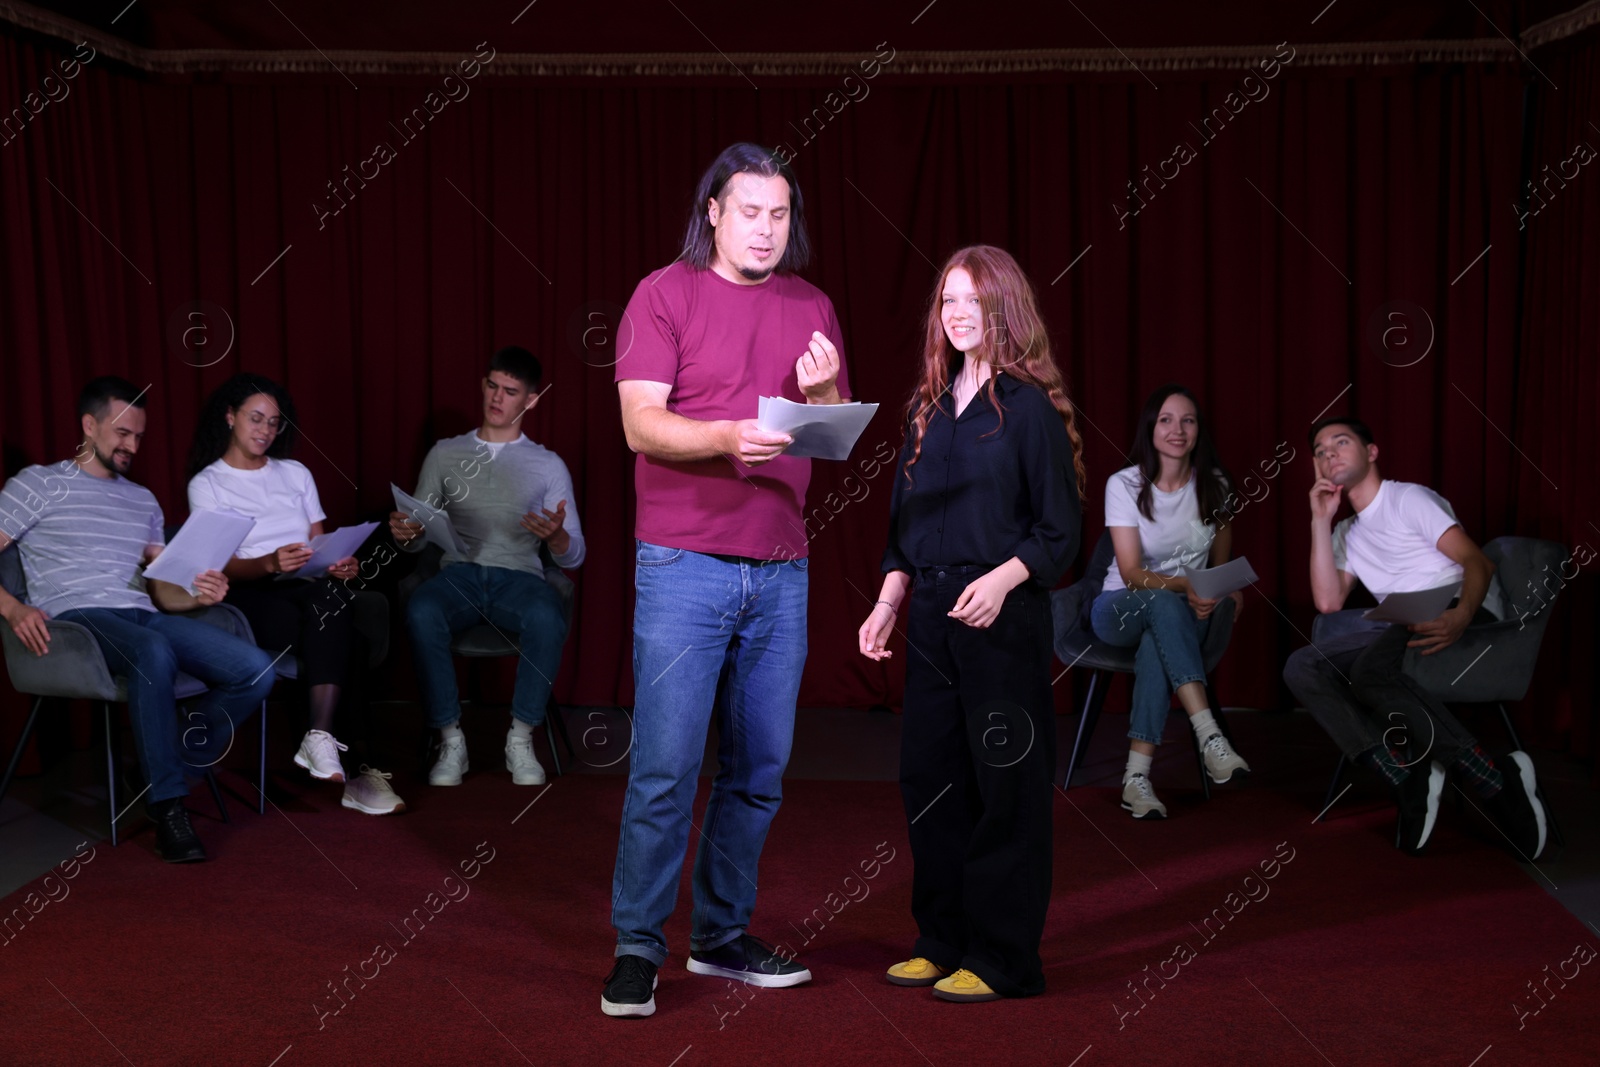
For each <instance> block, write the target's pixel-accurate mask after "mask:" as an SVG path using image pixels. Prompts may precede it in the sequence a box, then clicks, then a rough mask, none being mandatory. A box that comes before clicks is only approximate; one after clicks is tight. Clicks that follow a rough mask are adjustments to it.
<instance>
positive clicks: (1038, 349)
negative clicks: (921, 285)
mask: <svg viewBox="0 0 1600 1067" xmlns="http://www.w3.org/2000/svg"><path fill="white" fill-rule="evenodd" d="M957 267H960V268H961V269H962V270H964V271H966V272H967V274H968V276H970V277H971V278H972V287H973V289H975V290H976V291H977V294H978V305H979V307H980V308H981V309H982V310H983V331H982V337H981V339H980V341H979V343H978V347H977V349H976V350H975V352H974V354H975V355H976V356H977V357H978V358H980V359H982V360H984V361H985V362H986V363H988V364H989V365H990V366H991V367H992V368H993V369H994V370H996V371H1001V370H1003V371H1005V372H1006V373H1007V374H1009V375H1011V377H1013V378H1016V379H1017V380H1018V381H1022V382H1027V383H1028V384H1029V385H1032V386H1035V387H1037V388H1038V389H1040V390H1042V391H1043V392H1044V394H1045V395H1046V396H1048V397H1049V398H1050V403H1052V404H1054V405H1055V408H1056V410H1057V411H1058V412H1060V413H1061V421H1062V422H1063V423H1064V424H1065V425H1066V428H1067V439H1068V440H1069V441H1071V442H1072V469H1073V471H1074V473H1075V474H1076V475H1077V479H1078V498H1079V499H1080V500H1082V499H1085V495H1084V490H1085V487H1086V485H1087V484H1088V480H1089V476H1088V472H1087V471H1085V470H1084V466H1083V437H1082V435H1081V434H1079V433H1078V425H1077V416H1076V413H1075V412H1074V410H1073V407H1072V401H1071V400H1070V399H1068V398H1067V387H1066V385H1065V384H1064V383H1063V381H1062V379H1061V368H1060V367H1058V366H1056V361H1055V356H1054V355H1053V354H1052V353H1051V351H1050V338H1049V336H1048V335H1047V334H1046V332H1045V328H1044V320H1043V319H1042V318H1041V317H1040V315H1039V302H1038V299H1037V298H1036V297H1035V295H1034V292H1033V285H1032V284H1031V283H1030V282H1029V281H1028V277H1027V275H1025V274H1023V273H1022V268H1021V267H1019V266H1018V265H1017V261H1016V260H1015V259H1013V258H1012V257H1011V253H1009V252H1007V251H1005V250H1004V249H1002V248H996V247H994V246H993V245H972V246H970V247H968V248H963V249H961V250H960V251H959V252H957V253H956V254H955V255H953V256H951V257H950V259H949V261H948V262H946V263H945V265H944V269H943V270H941V271H940V272H939V280H938V281H937V282H935V283H934V286H933V296H932V297H931V298H930V299H929V301H928V318H927V324H926V327H925V329H924V330H923V344H922V375H921V378H920V379H919V380H918V382H917V386H916V389H915V390H913V391H912V394H911V400H910V402H909V403H908V404H907V405H906V414H907V415H908V416H910V418H911V436H912V440H913V442H914V444H913V446H912V450H911V458H910V459H909V460H907V461H906V477H907V479H909V478H910V477H911V466H912V465H913V464H915V463H916V462H917V459H918V458H919V457H920V456H921V455H922V438H923V435H924V434H925V433H926V432H927V429H928V417H929V414H930V413H931V412H932V411H933V409H934V406H935V404H936V403H937V402H938V399H939V398H940V397H942V396H943V395H944V394H945V392H947V391H948V390H949V388H950V365H951V363H953V362H955V360H956V359H958V358H960V357H961V353H960V352H958V351H957V350H956V347H955V346H954V345H952V344H951V343H950V338H949V337H948V336H946V335H945V332H944V322H943V319H942V316H941V314H940V311H941V309H942V307H943V304H942V300H943V296H944V283H945V279H946V278H948V277H949V276H950V272H951V271H952V270H955V269H956V268H957ZM989 403H991V404H993V405H994V409H995V411H996V413H997V414H999V416H1000V421H1001V424H1002V425H1004V423H1005V417H1006V416H1005V410H1004V409H1003V408H1002V407H1001V406H1000V399H999V397H998V396H997V395H996V394H995V391H994V390H993V389H990V390H989Z"/></svg>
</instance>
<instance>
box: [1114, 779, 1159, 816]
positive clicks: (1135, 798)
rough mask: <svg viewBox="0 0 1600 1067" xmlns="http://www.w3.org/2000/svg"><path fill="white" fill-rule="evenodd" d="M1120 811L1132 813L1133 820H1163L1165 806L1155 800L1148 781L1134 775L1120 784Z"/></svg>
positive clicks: (1154, 794) (1154, 792) (1154, 793)
mask: <svg viewBox="0 0 1600 1067" xmlns="http://www.w3.org/2000/svg"><path fill="white" fill-rule="evenodd" d="M1122 810H1123V811H1131V812H1133V817H1134V818H1135V819H1165V818H1166V817H1167V806H1166V805H1165V804H1163V803H1161V801H1159V800H1157V799H1156V791H1155V790H1154V789H1152V788H1151V787H1150V779H1148V778H1146V777H1145V776H1144V775H1142V774H1135V775H1133V776H1132V777H1131V778H1129V779H1128V780H1127V781H1126V782H1123V783H1122Z"/></svg>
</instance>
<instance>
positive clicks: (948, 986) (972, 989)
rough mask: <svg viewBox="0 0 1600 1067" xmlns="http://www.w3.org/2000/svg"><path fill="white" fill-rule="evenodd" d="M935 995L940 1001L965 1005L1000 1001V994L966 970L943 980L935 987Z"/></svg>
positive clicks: (936, 983) (935, 984)
mask: <svg viewBox="0 0 1600 1067" xmlns="http://www.w3.org/2000/svg"><path fill="white" fill-rule="evenodd" d="M933 995H934V996H936V997H938V998H939V999H940V1000H953V1001H957V1002H958V1003H963V1004H976V1003H977V1002H979V1001H982V1000H999V999H1000V994H999V993H996V992H995V991H994V990H992V989H990V988H989V986H988V984H987V983H985V982H984V980H983V979H982V978H979V977H978V976H977V975H975V974H973V973H972V972H971V971H969V970H966V969H965V968H963V969H961V970H959V971H957V972H956V973H955V974H952V975H951V976H950V977H949V978H941V979H939V981H937V982H935V983H934V985H933Z"/></svg>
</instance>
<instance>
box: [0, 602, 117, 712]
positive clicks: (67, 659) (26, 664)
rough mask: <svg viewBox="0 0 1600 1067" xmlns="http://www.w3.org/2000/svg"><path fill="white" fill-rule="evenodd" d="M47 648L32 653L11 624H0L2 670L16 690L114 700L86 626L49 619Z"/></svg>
mask: <svg viewBox="0 0 1600 1067" xmlns="http://www.w3.org/2000/svg"><path fill="white" fill-rule="evenodd" d="M48 625H49V627H50V651H49V652H47V653H45V654H44V655H43V656H35V655H34V654H33V653H32V652H29V651H28V649H27V647H26V646H25V645H23V643H22V641H21V640H20V639H19V638H18V637H17V635H16V634H14V633H12V632H11V627H9V626H6V625H5V624H3V623H0V643H3V644H4V645H5V656H6V671H7V673H8V674H10V676H11V684H12V686H13V687H14V688H15V689H16V690H17V692H19V693H26V694H27V695H29V696H38V697H67V698H70V699H78V700H116V699H117V684H116V682H115V681H114V680H113V679H112V677H111V671H110V670H109V669H107V667H106V657H105V654H104V653H102V652H101V651H100V643H99V641H98V640H96V638H95V636H94V633H93V632H92V631H90V629H89V628H88V627H87V626H84V625H83V624H81V623H76V622H61V621H60V620H58V619H51V620H50V622H49V624H48Z"/></svg>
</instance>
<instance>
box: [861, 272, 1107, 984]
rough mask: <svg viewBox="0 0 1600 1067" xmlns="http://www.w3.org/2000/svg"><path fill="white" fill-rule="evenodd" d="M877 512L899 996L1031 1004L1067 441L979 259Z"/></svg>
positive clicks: (962, 280) (931, 325)
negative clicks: (903, 652)
mask: <svg viewBox="0 0 1600 1067" xmlns="http://www.w3.org/2000/svg"><path fill="white" fill-rule="evenodd" d="M922 348H923V351H922V373H921V376H920V379H919V381H918V383H917V387H916V389H915V391H914V392H913V394H912V396H911V400H910V403H909V405H908V407H907V414H906V439H905V445H904V446H903V448H902V449H901V454H900V466H899V469H898V471H897V472H896V475H895V482H894V491H893V496H892V498H891V500H890V504H889V516H890V519H889V544H888V548H887V550H886V551H885V552H884V555H883V570H884V580H883V587H882V590H881V591H880V592H879V593H878V600H877V602H876V603H875V604H874V605H873V607H872V612H871V614H869V615H868V616H867V620H866V621H865V622H864V623H862V624H861V629H860V631H859V634H858V638H859V642H860V650H861V653H862V655H864V656H866V657H868V658H869V659H874V660H882V659H884V658H885V657H887V656H889V655H890V652H889V650H888V648H887V647H886V646H887V641H888V637H889V634H890V631H891V630H892V629H893V628H894V623H895V618H896V616H897V615H898V613H899V611H900V608H901V606H902V604H903V603H904V602H905V601H906V600H907V594H908V593H909V599H910V609H909V612H908V617H907V622H906V645H907V647H908V648H909V649H910V652H909V653H908V658H907V662H906V686H905V722H904V724H903V729H902V734H901V752H900V793H901V797H902V799H903V800H904V803H905V811H906V819H907V821H908V824H909V829H908V834H909V837H910V839H911V852H912V857H913V861H914V863H915V865H916V869H915V872H914V875H913V880H912V888H911V912H912V915H913V916H914V917H915V919H916V922H917V928H918V931H919V933H920V936H919V937H918V938H917V942H916V947H915V950H914V955H913V957H912V958H911V959H909V960H907V961H905V962H904V963H897V964H895V965H894V966H892V967H890V968H889V973H888V978H889V981H890V982H893V983H895V984H896V985H906V986H933V992H934V995H935V996H937V997H940V998H942V999H945V1000H952V1001H960V1002H971V1001H988V1000H998V999H1000V998H1001V997H1025V996H1034V995H1036V994H1038V993H1041V992H1043V991H1044V972H1043V969H1042V967H1041V965H1040V960H1039V940H1040V938H1041V936H1042V935H1043V932H1044V919H1045V911H1046V908H1047V907H1048V905H1049V902H1050V878H1051V830H1050V810H1051V798H1052V787H1053V783H1054V778H1055V752H1056V741H1055V709H1054V701H1053V700H1052V699H1051V691H1050V662H1051V643H1052V641H1051V639H1052V635H1053V634H1052V624H1051V615H1050V589H1051V587H1053V586H1054V585H1055V584H1056V582H1057V581H1058V580H1060V578H1061V576H1062V575H1063V574H1064V573H1066V570H1067V567H1068V566H1070V565H1071V563H1072V560H1073V558H1074V557H1075V556H1076V555H1077V554H1078V532H1079V525H1080V506H1081V500H1082V494H1083V485H1084V477H1085V476H1084V469H1083V441H1082V438H1081V437H1080V436H1079V434H1078V431H1077V429H1076V426H1075V416H1074V412H1073V407H1072V402H1071V401H1070V400H1068V399H1067V394H1066V389H1065V387H1064V386H1063V384H1062V378H1061V371H1060V368H1059V367H1057V365H1056V361H1055V356H1054V354H1053V353H1052V351H1051V348H1050V340H1049V338H1048V336H1047V335H1046V333H1045V328H1044V323H1043V321H1042V320H1041V318H1040V315H1039V309H1038V303H1037V300H1036V298H1035V296H1034V291H1033V286H1032V285H1031V284H1030V283H1029V282H1028V279H1027V277H1026V276H1025V275H1024V274H1023V273H1022V268H1021V267H1019V266H1018V265H1017V262H1016V260H1015V259H1013V258H1012V257H1011V256H1010V254H1009V253H1007V252H1005V251H1002V250H1001V249H998V248H993V247H990V246H987V245H977V246H974V247H971V248H964V249H962V250H961V251H959V252H957V253H956V254H955V255H953V256H952V257H950V261H949V262H948V263H946V264H945V267H944V270H942V271H940V273H939V282H938V284H937V285H936V286H935V287H934V291H933V296H932V299H931V301H930V302H929V307H928V313H927V319H926V323H925V330H924V341H923V346H922Z"/></svg>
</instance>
